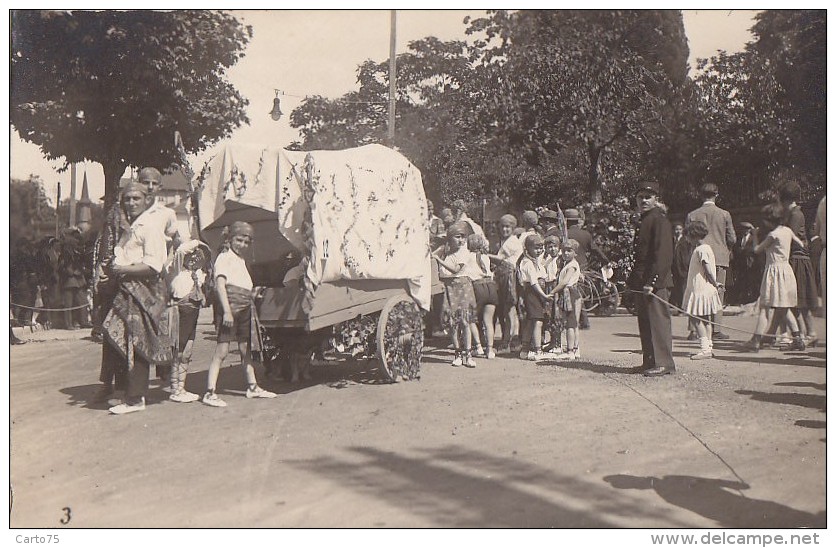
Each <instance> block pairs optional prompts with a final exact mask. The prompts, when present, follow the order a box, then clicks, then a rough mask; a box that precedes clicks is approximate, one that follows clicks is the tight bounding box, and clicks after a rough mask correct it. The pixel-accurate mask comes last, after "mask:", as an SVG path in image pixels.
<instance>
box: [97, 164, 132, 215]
mask: <svg viewBox="0 0 836 548" xmlns="http://www.w3.org/2000/svg"><path fill="white" fill-rule="evenodd" d="M127 167H128V164H127V163H126V162H125V161H123V160H110V161H106V162H102V168H103V169H104V177H105V196H104V198H105V211H107V210H109V209H110V206H111V205H113V204H114V203H115V202H116V199H117V198H118V197H119V181H120V180H121V179H122V175H123V174H124V173H125V168H127Z"/></svg>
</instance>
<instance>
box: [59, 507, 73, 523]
mask: <svg viewBox="0 0 836 548" xmlns="http://www.w3.org/2000/svg"><path fill="white" fill-rule="evenodd" d="M61 510H63V511H64V517H63V518H61V523H63V524H64V525H67V524H68V523H70V520H71V519H73V514H72V511H71V510H70V508H69V507H66V508H61Z"/></svg>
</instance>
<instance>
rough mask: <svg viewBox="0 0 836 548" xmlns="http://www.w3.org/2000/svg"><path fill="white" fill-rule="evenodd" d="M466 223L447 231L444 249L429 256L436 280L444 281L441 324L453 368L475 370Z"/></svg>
mask: <svg viewBox="0 0 836 548" xmlns="http://www.w3.org/2000/svg"><path fill="white" fill-rule="evenodd" d="M466 243H467V224H466V223H461V222H456V223H453V224H451V225H450V226H449V227H448V228H447V250H446V253H445V254H444V256H443V257H442V256H441V255H440V253H441V252H440V251H438V252H436V253H434V254H433V258H434V259H435V260H436V262H437V263H438V265H439V277H440V278H441V280H442V281H443V282H444V305H443V307H442V312H441V317H442V321H443V322H444V323H445V324H446V325H448V326H449V327H450V337H451V339H452V341H453V348H454V349H455V353H454V356H453V363H452V365H453V366H454V367H457V366H459V365H464V366H465V367H476V366H475V364H474V363H473V359H472V357H471V355H470V341H471V338H470V323H471V322H473V321H474V320H475V319H476V296H475V294H474V293H473V283H472V282H471V281H470V278H468V277H467V271H466V267H467V265H468V264H470V263H471V261H472V258H471V255H473V253H472V252H471V251H470V250H469V249H467V245H466Z"/></svg>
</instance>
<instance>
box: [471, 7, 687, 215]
mask: <svg viewBox="0 0 836 548" xmlns="http://www.w3.org/2000/svg"><path fill="white" fill-rule="evenodd" d="M470 32H471V33H477V32H482V33H485V34H486V36H487V40H486V42H485V54H484V56H483V58H482V62H483V66H484V67H485V70H487V71H490V72H492V73H493V74H494V80H495V81H496V82H497V83H498V85H497V86H496V87H495V88H494V90H493V91H494V92H495V94H494V96H493V97H492V100H491V101H489V102H488V103H487V104H488V105H489V106H492V107H493V108H494V112H495V118H496V120H497V121H498V124H497V127H496V131H497V132H499V133H502V134H504V135H505V136H506V137H507V139H508V142H509V143H510V144H511V145H512V146H517V147H522V148H523V149H525V150H526V152H527V155H528V157H529V159H530V160H531V161H532V162H534V163H536V162H539V161H541V158H542V156H543V155H548V154H554V153H556V152H557V151H559V150H565V149H567V148H574V149H576V150H578V151H580V152H582V153H583V154H584V155H585V156H586V159H587V184H586V192H587V194H588V195H589V196H590V198H591V199H592V201H593V202H600V201H601V199H602V191H603V188H604V182H605V181H604V170H605V169H606V168H607V159H606V157H607V155H608V154H611V153H612V151H613V150H614V149H615V148H616V147H619V146H620V147H622V148H624V147H632V152H633V154H624V155H623V157H625V158H629V157H633V158H634V161H635V159H636V155H635V152H636V151H644V152H646V151H648V150H649V149H650V146H649V144H650V143H651V142H652V140H653V138H654V134H655V133H657V132H658V131H659V130H660V127H661V120H662V118H663V116H664V115H666V114H667V112H666V110H665V105H666V104H667V103H668V102H669V101H670V98H671V97H672V96H673V95H674V94H675V91H676V89H677V87H678V86H680V85H681V84H682V83H683V82H684V81H685V77H686V71H687V56H688V48H687V44H686V42H685V33H684V26H683V23H682V16H681V14H680V13H679V12H677V11H624V10H607V11H587V10H559V11H520V12H515V13H508V12H505V11H496V12H492V13H491V15H490V16H489V17H487V18H482V19H477V20H474V21H473V22H472V23H471V27H470Z"/></svg>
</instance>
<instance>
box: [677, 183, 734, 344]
mask: <svg viewBox="0 0 836 548" xmlns="http://www.w3.org/2000/svg"><path fill="white" fill-rule="evenodd" d="M700 194H701V195H702V198H703V204H702V205H701V206H700V207H698V208H697V209H695V210H694V211H692V212H691V213H689V214H688V219H687V222H686V225H687V224H688V223H692V222H694V221H702V222H704V223H705V226H707V227H708V236H706V237H705V243H707V244H708V245H709V246H711V251H713V252H714V260H715V262H716V263H717V283H718V284H719V287H718V290H719V292H720V302H722V303H723V304H725V302H726V300H725V297H726V271H727V270H728V269H729V255H730V250H731V249H732V248H733V247H734V244H735V243H737V236H736V235H735V233H734V224H733V223H732V218H731V214H730V213H729V212H728V211H726V210H725V209H722V208H720V207H717V204H716V203H715V202H716V201H717V195H718V194H719V191H718V190H717V185H715V184H713V183H706V184H704V185H703V187H702V190H701V191H700ZM722 320H723V311H722V310H720V312H718V313H717V314H715V315H714V317H713V318H712V321H714V322H715V325H714V336H713V338H714V339H728V338H729V336H728V335H727V334H725V333H723V332H722V331H720V326H719V325H717V324H719V323H720V322H721V321H722Z"/></svg>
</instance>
